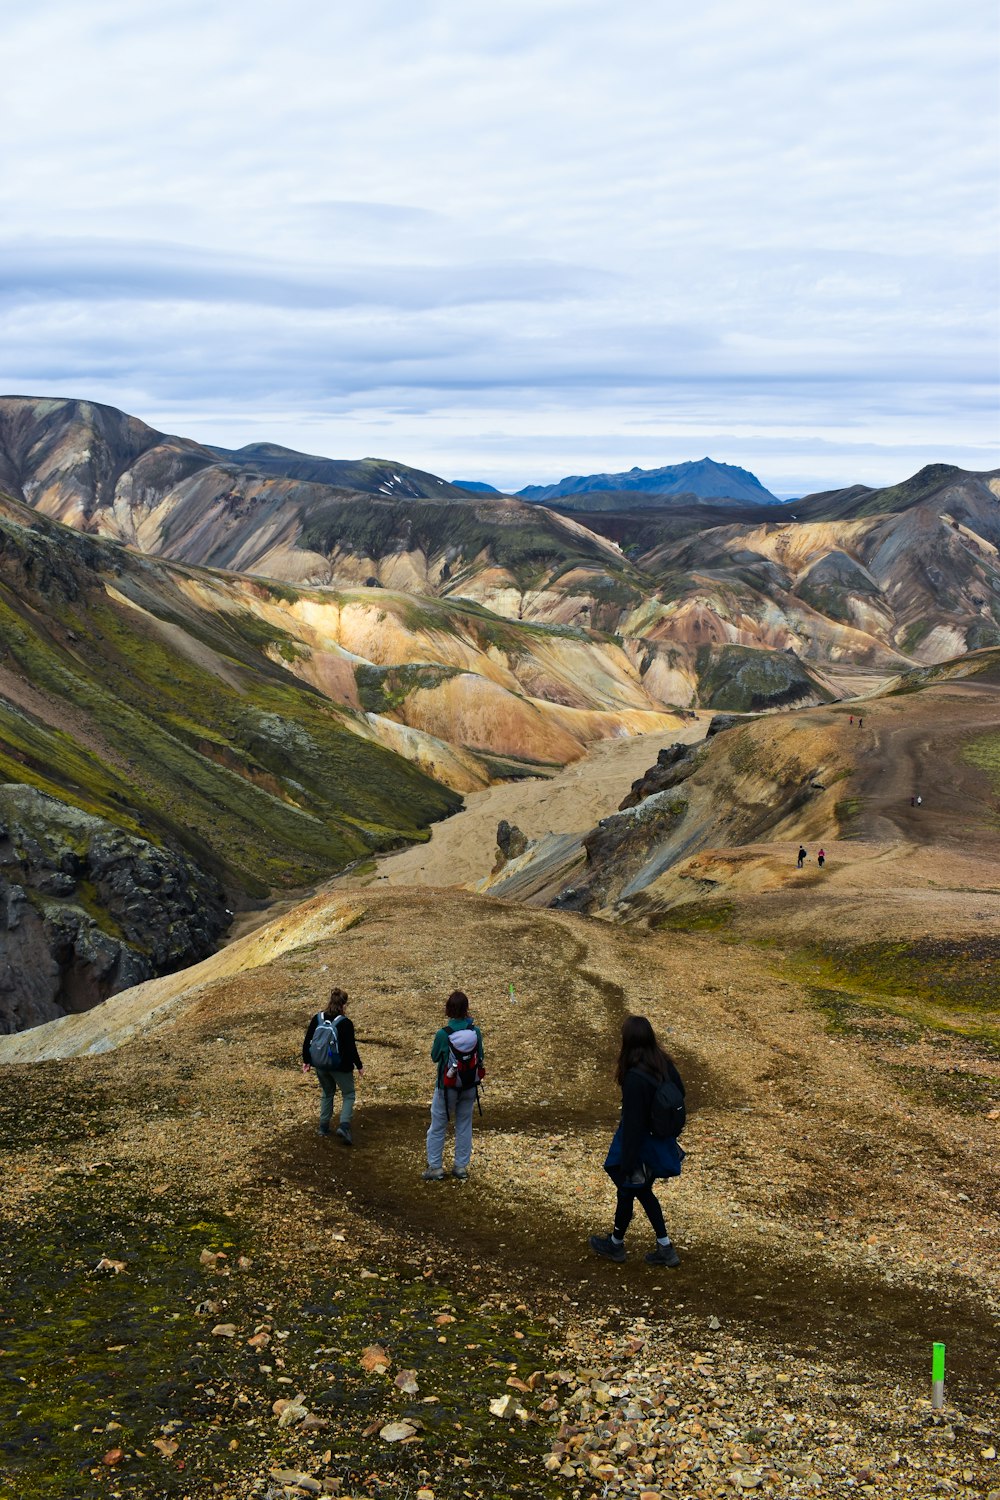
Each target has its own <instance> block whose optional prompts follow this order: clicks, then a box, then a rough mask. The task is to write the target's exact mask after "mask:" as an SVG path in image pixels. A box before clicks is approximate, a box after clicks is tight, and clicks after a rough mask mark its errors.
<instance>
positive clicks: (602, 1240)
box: [590, 1234, 625, 1264]
mask: <svg viewBox="0 0 1000 1500" xmlns="http://www.w3.org/2000/svg"><path fill="white" fill-rule="evenodd" d="M590 1248H591V1250H593V1252H594V1254H595V1255H603V1256H604V1259H605V1260H614V1261H617V1262H618V1263H619V1264H621V1262H622V1261H623V1260H624V1259H625V1246H624V1244H621V1245H619V1244H618V1243H617V1241H616V1240H613V1239H612V1238H611V1236H610V1234H592V1235H591V1236H590Z"/></svg>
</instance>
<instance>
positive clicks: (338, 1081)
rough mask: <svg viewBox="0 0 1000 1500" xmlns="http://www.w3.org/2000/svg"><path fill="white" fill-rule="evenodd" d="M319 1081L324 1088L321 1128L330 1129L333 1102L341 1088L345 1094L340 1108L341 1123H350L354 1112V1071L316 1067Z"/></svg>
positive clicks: (321, 1103) (320, 1111) (321, 1101)
mask: <svg viewBox="0 0 1000 1500" xmlns="http://www.w3.org/2000/svg"><path fill="white" fill-rule="evenodd" d="M313 1072H314V1073H315V1074H316V1078H317V1081H318V1083H319V1086H320V1088H321V1089H322V1090H323V1097H322V1098H321V1099H320V1102H319V1128H320V1130H329V1128H330V1118H331V1116H332V1114H333V1102H334V1099H335V1097H336V1093H337V1090H338V1089H339V1090H340V1092H341V1094H342V1095H343V1100H344V1102H343V1104H342V1105H341V1108H340V1123H341V1125H349V1124H350V1121H351V1116H352V1115H353V1113H354V1071H353V1069H352V1070H351V1072H349V1073H339V1072H338V1073H335V1072H334V1071H333V1069H332V1068H314V1069H313Z"/></svg>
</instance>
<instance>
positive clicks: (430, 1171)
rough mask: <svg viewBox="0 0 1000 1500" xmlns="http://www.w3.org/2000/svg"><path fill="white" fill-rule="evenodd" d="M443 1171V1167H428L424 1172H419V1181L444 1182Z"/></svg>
mask: <svg viewBox="0 0 1000 1500" xmlns="http://www.w3.org/2000/svg"><path fill="white" fill-rule="evenodd" d="M444 1177H445V1172H444V1168H443V1167H428V1168H427V1171H426V1172H421V1174H420V1180H421V1182H444Z"/></svg>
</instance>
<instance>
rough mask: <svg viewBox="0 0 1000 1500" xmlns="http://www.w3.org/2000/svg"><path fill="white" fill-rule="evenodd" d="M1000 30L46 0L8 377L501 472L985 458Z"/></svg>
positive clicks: (865, 11)
mask: <svg viewBox="0 0 1000 1500" xmlns="http://www.w3.org/2000/svg"><path fill="white" fill-rule="evenodd" d="M998 29H1000V23H998V18H997V15H996V12H995V8H994V5H993V3H992V0H966V4H965V5H963V6H962V7H946V6H945V5H944V4H942V3H941V0H907V3H905V4H904V3H902V0H838V3H834V0H817V3H816V4H814V5H811V6H790V5H788V4H787V3H784V0H782V3H779V0H751V3H746V0H742V3H737V0H707V3H703V4H702V5H701V6H699V7H698V8H697V10H695V8H694V7H688V8H686V9H685V10H683V11H682V10H681V9H680V8H679V7H668V6H664V5H662V3H658V0H625V3H623V5H622V6H620V7H618V8H616V9H615V10H614V11H612V9H611V7H608V6H607V5H605V4H603V3H590V0H530V3H529V0H507V3H506V4H505V5H504V6H501V7H497V6H495V5H486V4H485V3H481V0H461V3H460V0H426V3H424V4H422V5H420V6H417V7H414V6H412V5H409V6H407V5H403V4H402V3H401V0H375V3H370V4H369V5H368V6H366V7H365V8H364V9H363V10H362V8H361V7H350V8H349V7H346V6H333V7H317V6H315V5H314V4H313V3H312V0H309V3H306V0H291V3H289V4H286V5H285V6H283V7H281V8H280V9H279V8H277V7H274V6H272V5H266V4H264V3H263V0H243V3H240V4H236V3H235V0H215V3H212V0H208V3H207V4H204V3H202V4H198V5H197V6H196V5H193V4H192V5H186V4H183V3H175V0H171V3H170V4H155V3H154V4H146V5H144V6H142V7H139V8H136V7H135V6H134V5H133V4H132V3H131V0H129V3H127V4H126V3H124V0H88V3H87V4H86V5H85V6H80V5H78V4H70V3H68V0H41V3H39V4H36V5H34V6H33V7H32V8H30V9H27V8H24V9H22V10H21V11H19V12H18V13H17V14H16V15H15V16H12V17H11V19H10V21H9V22H8V23H6V34H5V45H4V56H5V91H4V97H3V100H2V103H0V110H2V112H3V126H4V140H5V146H6V149H5V152H4V155H3V160H2V162H0V189H2V192H3V201H4V205H5V213H4V220H3V225H2V227H0V350H2V351H3V352H2V354H0V387H2V388H3V389H6V390H20V391H31V392H36V391H37V392H38V393H51V392H58V393H61V394H74V395H83V396H91V397H94V398H97V399H104V400H107V401H111V402H113V403H114V404H118V405H122V406H125V407H126V408H128V409H132V410H135V411H136V412H137V414H138V415H141V416H143V417H144V418H146V419H147V420H151V421H154V422H156V423H158V424H159V425H173V426H174V428H175V430H181V431H190V432H191V433H192V435H196V436H200V437H203V438H209V439H211V440H214V441H217V442H220V443H233V444H235V443H237V442H242V441H247V440H250V439H257V438H260V437H264V436H267V437H271V438H273V439H275V440H277V441H284V442H289V443H291V444H292V445H293V446H312V447H313V448H314V449H315V448H325V449H327V450H328V451H331V452H335V453H341V452H351V453H357V452H358V451H359V449H360V448H363V447H367V446H372V445H373V444H372V443H370V442H369V439H375V438H377V439H378V446H379V447H380V449H381V451H382V452H383V453H385V454H389V455H396V456H398V457H400V458H402V459H405V460H408V461H411V462H419V463H422V464H424V465H426V466H428V467H431V468H437V469H438V470H439V471H441V472H446V473H456V472H459V471H460V470H461V471H462V472H463V473H464V475H465V477H470V478H471V477H476V476H477V475H482V477H484V478H487V479H490V478H492V479H494V480H495V481H499V482H501V483H507V484H511V483H515V482H516V483H524V482H527V481H529V480H534V479H539V480H541V479H546V478H554V477H558V475H559V474H560V473H562V472H566V471H567V470H575V471H579V470H581V468H584V467H588V466H589V463H590V461H592V463H593V467H594V468H601V469H604V468H614V467H621V466H622V464H625V465H626V466H627V464H630V463H632V462H636V463H641V464H660V463H665V462H670V461H674V460H677V459H683V458H689V457H692V456H700V454H701V452H702V451H705V450H706V448H707V449H709V451H711V452H712V455H713V456H714V457H717V458H720V459H725V460H726V461H729V462H746V463H747V464H748V465H749V466H753V465H752V464H751V462H750V460H751V458H752V457H753V456H754V455H756V456H757V457H756V458H755V460H754V461H755V462H757V463H758V464H759V466H760V469H761V476H762V477H763V478H765V481H766V482H769V483H771V485H772V487H775V486H778V487H781V476H782V475H788V474H792V473H794V475H795V476H796V480H795V483H794V484H793V485H791V486H789V485H785V486H784V487H786V488H787V487H793V488H795V487H802V485H800V484H799V479H802V480H803V481H804V482H805V487H808V485H809V483H810V482H812V481H815V482H816V483H820V482H822V483H824V484H825V483H833V482H837V481H838V480H844V481H848V480H853V479H856V478H857V479H863V480H868V481H869V482H874V481H878V480H882V479H890V478H898V477H901V475H902V474H903V473H905V472H909V471H910V470H912V469H913V468H915V467H917V466H918V465H919V463H922V462H924V461H926V460H927V459H928V458H930V457H941V458H950V459H952V460H953V461H958V462H962V461H965V462H968V463H969V464H970V465H972V466H986V465H988V464H990V463H992V462H996V461H997V460H996V458H990V456H989V455H990V452H991V445H992V446H994V447H996V446H997V444H998V437H1000V433H998V424H997V400H996V384H995V382H996V373H997V372H996V348H997V333H998V303H1000V294H998V286H997V264H998V260H997V250H998V230H997V206H998V193H997V187H998V162H1000V148H998V146H997V139H998V130H997V125H998V119H997V115H998V107H997V97H996V87H995V77H996V67H997V51H998V40H997V39H998ZM168 418H169V422H168ZM307 438H310V439H311V441H307ZM345 444H347V445H348V446H347V447H345V446H344V445H345ZM712 444H715V445H716V446H714V447H713V446H711V445H712ZM723 450H724V451H723ZM432 460H433V461H432ZM810 476H812V481H810Z"/></svg>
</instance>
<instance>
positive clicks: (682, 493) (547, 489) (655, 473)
mask: <svg viewBox="0 0 1000 1500" xmlns="http://www.w3.org/2000/svg"><path fill="white" fill-rule="evenodd" d="M517 493H518V494H519V495H520V497H521V498H522V499H523V500H532V501H535V502H536V503H539V502H540V503H541V504H543V505H559V506H561V507H563V508H569V509H574V510H628V509H638V508H641V507H644V506H652V507H659V506H661V505H665V504H671V503H676V501H677V500H678V499H682V500H683V501H686V502H691V501H692V500H693V501H695V502H698V501H702V500H714V501H717V502H718V501H739V502H740V503H742V504H744V505H780V504H781V501H780V500H779V499H778V497H777V496H776V495H772V494H771V492H770V490H767V489H765V488H764V486H763V485H762V484H761V482H760V480H759V479H758V478H757V477H756V475H754V474H751V473H750V472H749V470H747V469H740V468H737V467H736V465H734V464H722V463H717V462H716V461H715V459H713V458H701V459H698V460H695V461H691V462H689V463H681V464H665V465H664V466H663V467H662V468H659V469H640V468H638V467H635V468H631V469H629V470H628V472H627V473H623V474H569V475H567V476H566V478H565V479H560V480H558V481H557V482H556V483H555V484H529V485H527V486H525V488H524V489H522V490H518V492H517Z"/></svg>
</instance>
